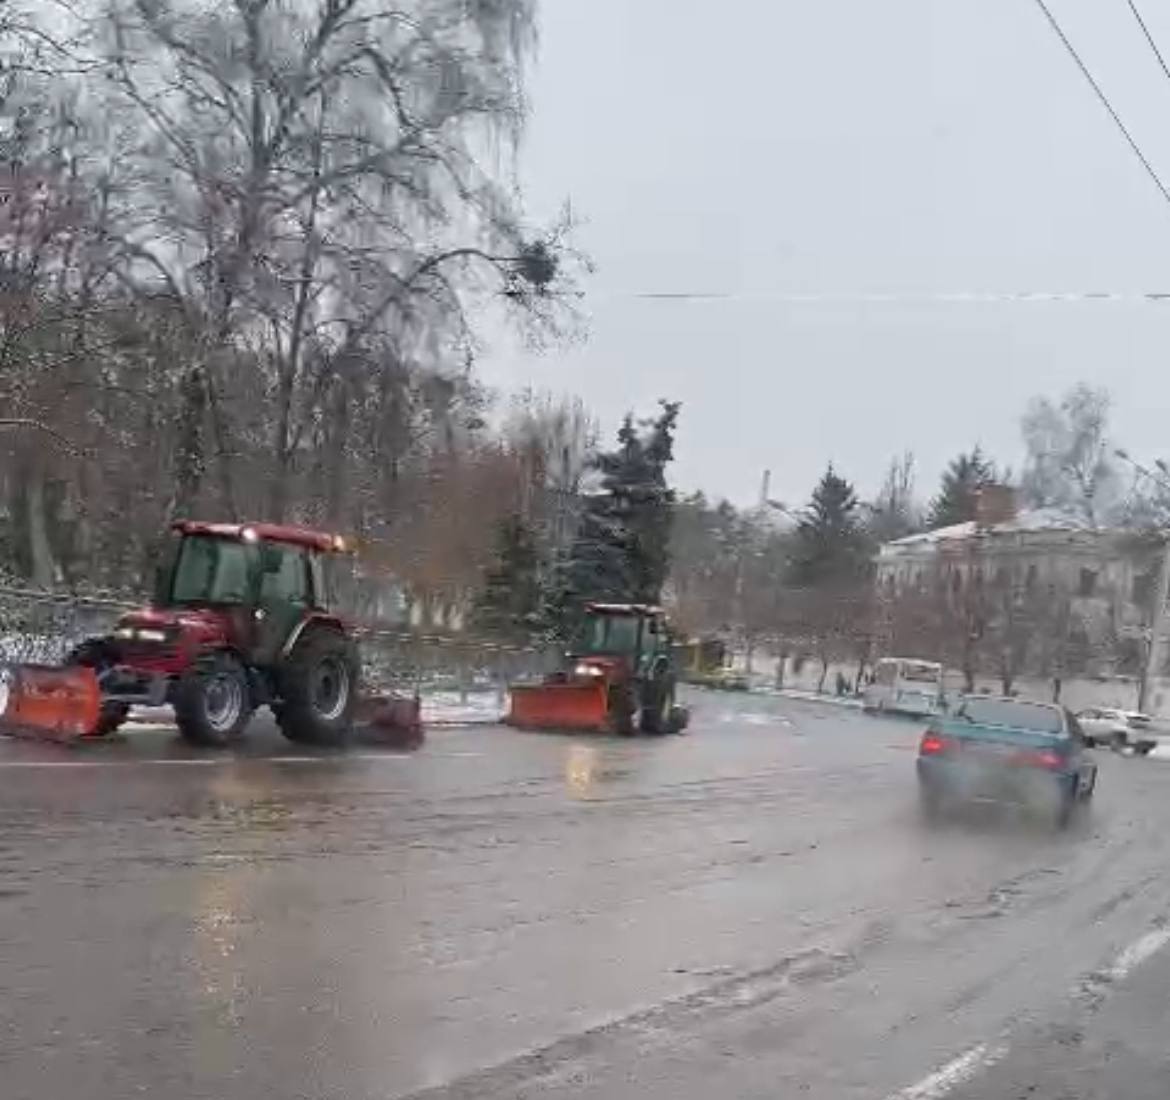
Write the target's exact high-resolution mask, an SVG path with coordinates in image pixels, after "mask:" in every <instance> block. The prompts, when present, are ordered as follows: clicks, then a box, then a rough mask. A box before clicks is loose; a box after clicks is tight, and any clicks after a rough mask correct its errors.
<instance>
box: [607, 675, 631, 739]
mask: <svg viewBox="0 0 1170 1100" xmlns="http://www.w3.org/2000/svg"><path fill="white" fill-rule="evenodd" d="M607 709H608V711H609V727H610V729H611V730H613V732H614V733H616V734H617V735H618V736H619V737H630V736H632V735H633V733H634V719H635V718H636V717H637V714H636V712H637V703H636V701H635V699H634V693H633V691H632V690H631V689H630V687H629V685H627V684H612V685H611V686H610V689H609V703H608V708H607Z"/></svg>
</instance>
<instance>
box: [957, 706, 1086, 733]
mask: <svg viewBox="0 0 1170 1100" xmlns="http://www.w3.org/2000/svg"><path fill="white" fill-rule="evenodd" d="M959 715H960V717H963V718H968V719H970V721H972V722H978V723H979V724H980V725H986V726H1010V727H1011V728H1013V729H1025V730H1035V731H1036V732H1037V733H1063V732H1064V719H1063V718H1062V717H1061V714H1060V711H1059V710H1057V709H1056V708H1055V707H1047V706H1042V705H1041V704H1039V703H1021V702H1017V701H1016V700H1015V699H968V700H966V701H965V702H964V703H963V705H962V707H961V708H960V710H959Z"/></svg>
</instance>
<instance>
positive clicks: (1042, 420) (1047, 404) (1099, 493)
mask: <svg viewBox="0 0 1170 1100" xmlns="http://www.w3.org/2000/svg"><path fill="white" fill-rule="evenodd" d="M1109 402H1110V399H1109V394H1108V392H1107V391H1105V390H1102V389H1094V388H1093V387H1091V386H1088V385H1086V384H1084V383H1080V384H1079V385H1076V386H1074V387H1073V388H1072V389H1071V390H1069V391H1068V393H1066V394H1065V395H1064V396H1063V397H1062V398H1061V399H1060V401H1059V402H1056V403H1054V402H1052V401H1051V400H1049V399H1048V398H1046V397H1038V398H1035V399H1034V400H1033V401H1032V402H1031V404H1030V405H1029V406H1028V410H1027V412H1026V413H1025V414H1024V418H1023V421H1022V430H1023V436H1024V445H1025V447H1026V449H1027V458H1026V460H1025V465H1024V472H1023V476H1022V478H1021V484H1020V487H1021V489H1022V491H1023V493H1024V496H1025V498H1026V499H1027V500H1028V502H1029V503H1030V504H1032V505H1033V506H1034V507H1057V508H1064V509H1067V510H1069V511H1070V512H1074V513H1075V514H1077V515H1079V516H1081V517H1082V518H1083V519H1084V520H1085V521H1086V522H1088V523H1090V524H1092V525H1094V526H1096V525H1097V524H1099V523H1101V522H1102V521H1104V520H1105V519H1106V518H1108V517H1109V516H1110V515H1111V514H1112V511H1113V509H1114V508H1115V506H1116V505H1117V503H1118V496H1119V479H1118V476H1117V471H1116V469H1115V467H1114V465H1113V463H1112V461H1111V458H1110V454H1111V452H1110V442H1109V437H1108V427H1109Z"/></svg>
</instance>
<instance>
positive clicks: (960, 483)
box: [927, 447, 995, 529]
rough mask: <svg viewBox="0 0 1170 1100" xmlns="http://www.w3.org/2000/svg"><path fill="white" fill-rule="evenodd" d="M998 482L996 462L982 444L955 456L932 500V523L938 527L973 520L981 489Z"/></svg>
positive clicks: (931, 525) (930, 522) (932, 526)
mask: <svg viewBox="0 0 1170 1100" xmlns="http://www.w3.org/2000/svg"><path fill="white" fill-rule="evenodd" d="M994 481H995V465H994V464H993V463H992V462H990V461H989V460H988V459H987V458H985V457H984V455H983V451H982V450H981V449H980V448H979V447H976V448H975V449H974V450H973V451H971V453H970V454H960V455H958V456H957V457H955V458H954V459H952V460H951V463H950V465H949V466H948V467H947V468H946V470H945V472H944V473H943V476H942V485H941V486H940V487H939V493H938V496H937V497H935V498H934V500H933V501H931V505H930V515H929V517H928V520H927V524H928V526H929V527H930V528H931V529H934V528H937V527H952V526H954V525H955V524H956V523H970V522H971V521H973V520H974V519H975V513H976V505H977V502H978V499H979V490H980V489H982V488H983V487H984V486H985V485H990V484H991V483H992V482H994Z"/></svg>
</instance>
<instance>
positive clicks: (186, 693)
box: [174, 653, 252, 746]
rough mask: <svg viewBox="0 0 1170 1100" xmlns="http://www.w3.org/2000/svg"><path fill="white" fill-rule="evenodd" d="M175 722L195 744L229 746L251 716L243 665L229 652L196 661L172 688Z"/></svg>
mask: <svg viewBox="0 0 1170 1100" xmlns="http://www.w3.org/2000/svg"><path fill="white" fill-rule="evenodd" d="M174 704H175V723H176V724H177V725H178V727H179V733H180V734H181V735H182V736H183V738H184V739H185V740H187V741H190V742H191V743H192V744H195V745H217V746H223V745H230V744H231V743H232V742H233V741H235V740H237V739H238V738H239V737H240V735H241V734H242V733H243V732H244V727H245V726H247V724H248V721H249V720H250V719H251V717H252V696H251V687H250V685H249V683H248V674H247V672H246V671H245V669H244V666H243V665H242V664H241V663H240V662H239V660H237V659H236V658H235V657H233V656H232V655H231V654H230V653H211V654H208V655H207V656H205V657H201V658H199V660H197V661H196V662H195V664H194V665H193V666H192V667H191V668H190V669H189V670H188V671H187V672H185V673H184V674H183V676H182V678H181V679H180V680H179V683H178V685H177V686H176V689H175V698H174Z"/></svg>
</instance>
